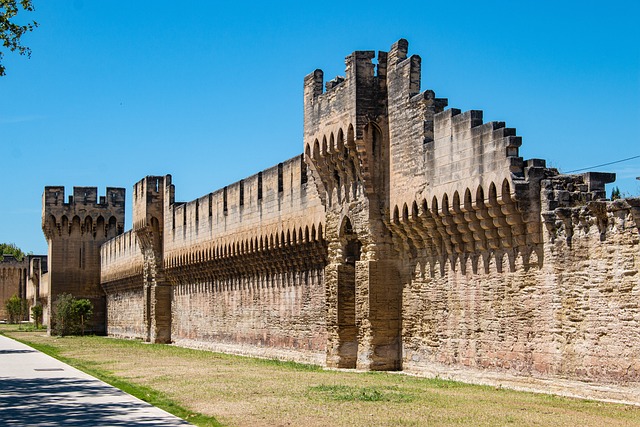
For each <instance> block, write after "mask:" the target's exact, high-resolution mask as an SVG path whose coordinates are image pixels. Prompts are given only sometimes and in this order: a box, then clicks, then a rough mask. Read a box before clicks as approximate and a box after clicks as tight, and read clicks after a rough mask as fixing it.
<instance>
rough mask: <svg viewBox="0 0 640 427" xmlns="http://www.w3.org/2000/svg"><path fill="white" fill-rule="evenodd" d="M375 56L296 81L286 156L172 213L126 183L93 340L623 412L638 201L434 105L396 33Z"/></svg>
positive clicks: (498, 126)
mask: <svg viewBox="0 0 640 427" xmlns="http://www.w3.org/2000/svg"><path fill="white" fill-rule="evenodd" d="M374 57H376V54H375V52H372V51H362V52H354V53H353V54H351V55H349V56H348V57H347V58H346V60H345V63H346V70H345V76H344V77H337V78H335V79H333V80H331V81H329V82H327V83H326V84H324V81H323V73H322V71H321V70H316V71H314V72H313V73H311V74H309V75H308V76H306V77H305V80H304V83H305V84H304V136H303V138H304V139H303V152H304V154H303V156H299V157H295V158H293V159H290V160H288V161H285V162H283V163H280V164H278V165H276V166H274V167H272V168H269V169H267V170H264V171H262V172H259V173H258V174H256V175H253V176H251V177H248V178H246V179H244V180H241V181H239V182H236V183H233V184H230V185H228V186H226V187H224V188H222V189H219V190H217V191H214V192H212V193H208V194H206V195H204V196H203V197H200V198H198V199H196V200H193V201H190V202H186V203H183V202H176V201H175V188H174V185H173V183H172V177H171V176H170V175H166V176H148V177H146V178H144V179H142V180H141V181H140V182H138V183H136V184H135V186H134V191H133V212H134V215H133V216H134V217H133V229H132V230H131V231H128V232H126V233H124V234H122V235H119V236H118V237H116V238H114V239H112V240H110V241H108V242H107V243H106V244H104V245H103V246H102V249H101V286H102V289H104V291H105V292H106V294H107V307H108V308H107V316H108V319H107V332H108V333H109V334H112V335H120V336H129V337H139V338H143V339H145V340H148V341H152V342H176V343H178V344H182V345H189V346H201V347H206V348H211V349H217V350H222V351H230V352H240V353H246V354H253V355H258V356H275V357H284V358H289V359H295V360H307V361H314V362H317V363H324V364H326V365H327V366H335V367H343V368H362V369H373V370H400V369H403V370H409V371H414V372H420V373H427V374H431V375H440V376H445V377H451V378H457V379H462V380H465V381H473V382H487V381H488V380H487V378H489V377H491V378H494V380H495V381H494V383H505V384H507V383H509V381H511V383H512V384H515V383H518V381H519V384H524V386H528V387H533V388H536V387H538V388H540V384H543V381H546V382H547V383H548V382H549V381H550V382H553V383H554V384H556V383H559V382H561V381H565V380H567V381H573V382H574V384H578V385H577V387H578V389H579V391H578V393H580V392H584V393H583V394H584V395H587V394H588V395H590V396H592V397H600V398H618V399H625V400H631V401H636V402H640V392H638V390H639V385H640V365H639V362H638V361H639V360H640V353H639V352H638V349H639V348H640V308H638V303H637V301H638V296H639V294H640V282H639V280H640V275H639V274H638V269H639V267H640V265H639V264H638V263H639V259H640V252H639V235H640V234H639V233H640V232H639V230H638V223H639V216H640V213H639V212H640V210H639V209H640V202H639V201H638V199H627V200H624V201H613V202H610V201H605V184H606V183H609V182H612V181H613V179H614V178H615V176H614V175H612V174H604V173H586V174H581V175H571V176H567V175H561V174H559V172H558V171H557V170H555V169H551V168H547V167H546V165H545V162H544V161H543V160H539V159H531V160H524V159H523V158H521V157H519V147H520V145H521V143H522V139H521V137H519V136H517V134H516V131H515V129H513V128H509V127H507V126H506V125H505V123H504V122H490V123H483V119H482V116H483V115H482V111H476V110H472V111H467V112H464V113H463V112H461V111H460V110H457V109H455V108H452V109H446V110H445V107H446V106H447V104H448V101H447V100H446V99H443V98H436V96H435V93H434V92H433V91H431V90H426V91H423V92H421V82H420V74H421V70H420V67H421V60H420V58H419V57H418V56H415V55H414V56H408V43H407V42H406V41H405V40H400V41H398V42H397V43H395V44H394V45H393V46H392V48H391V50H390V51H389V52H388V53H387V52H378V54H377V64H374V63H373V58H374ZM50 188H53V187H48V188H47V191H48V193H47V194H49V196H48V197H49V198H51V194H52V192H53V191H58V190H56V189H55V188H54V189H53V190H51V189H50ZM47 200H48V199H47ZM46 203H48V206H51V204H52V203H51V201H48V202H47V201H46ZM76 203H77V202H76ZM51 210H52V208H51V207H50V208H49V209H48V211H51ZM65 215H66V216H67V217H70V215H71V214H65ZM58 216H60V215H57V216H56V215H54V218H53V219H47V218H48V217H47V216H46V215H45V216H43V221H45V225H46V224H49V223H50V224H51V225H48V226H45V232H46V233H52V231H51V230H53V233H54V234H55V232H57V233H58V235H59V234H60V230H61V229H62V230H66V229H67V228H65V226H64V224H65V222H64V219H63V220H62V221H61V220H60V219H59V218H58ZM83 218H84V217H79V220H78V221H76V220H75V218H74V219H73V220H72V221H71V223H72V224H73V223H75V222H77V223H78V224H80V225H81V224H83V222H82V221H86V220H85V219H83ZM47 221H49V222H47ZM68 223H69V220H68V219H67V222H66V224H68ZM59 224H62V225H59ZM67 227H70V228H71V229H73V226H68V225H67ZM85 228H86V227H85ZM47 235H48V236H49V235H50V234H47ZM72 240H73V239H72ZM75 241H76V242H79V241H81V239H80V238H79V237H78V236H77V235H76V237H75ZM72 243H73V242H70V243H68V244H69V245H70V244H72ZM50 244H54V245H55V240H54V241H53V243H52V241H50ZM73 244H76V243H73ZM52 248H53V251H54V252H55V251H56V250H58V249H56V247H52ZM56 256H58V255H56V254H54V259H58V258H55V257H56ZM61 260H62V258H60V261H59V262H62V261H61ZM66 262H68V263H73V262H74V258H73V256H72V255H69V257H68V259H66ZM52 289H53V288H52ZM514 378H515V379H517V380H515V379H514ZM536 381H538V382H536ZM587 382H590V383H593V384H596V385H603V384H607V385H609V386H610V385H612V384H615V385H617V386H618V389H617V391H616V392H615V393H613V394H606V393H604V392H602V390H599V391H595V392H593V393H591V392H589V393H587V392H585V390H587V389H588V388H589V386H588V385H587ZM616 393H617V394H616Z"/></svg>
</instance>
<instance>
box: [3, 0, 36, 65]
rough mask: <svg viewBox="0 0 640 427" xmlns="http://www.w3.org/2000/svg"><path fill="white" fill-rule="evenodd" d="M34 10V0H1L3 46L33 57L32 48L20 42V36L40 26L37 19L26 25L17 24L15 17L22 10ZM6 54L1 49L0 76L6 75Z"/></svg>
mask: <svg viewBox="0 0 640 427" xmlns="http://www.w3.org/2000/svg"><path fill="white" fill-rule="evenodd" d="M20 8H22V10H25V11H29V12H33V10H34V8H33V2H32V0H0V42H1V44H2V47H3V48H6V49H9V50H10V51H11V52H15V51H17V52H18V54H20V55H26V56H27V57H31V49H29V48H28V47H26V46H23V45H22V44H20V38H21V37H22V36H23V35H24V33H26V32H29V31H33V29H34V28H36V27H37V26H38V23H37V22H36V21H31V22H28V23H26V24H24V25H20V24H17V23H16V22H15V17H16V15H17V14H18V12H19V11H20ZM3 56H4V54H3V53H2V51H0V76H4V75H5V67H4V65H2V58H3Z"/></svg>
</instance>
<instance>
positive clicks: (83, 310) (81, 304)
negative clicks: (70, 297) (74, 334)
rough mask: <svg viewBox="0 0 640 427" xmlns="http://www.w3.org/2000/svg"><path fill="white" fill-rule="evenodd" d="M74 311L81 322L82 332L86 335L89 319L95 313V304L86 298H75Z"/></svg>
mask: <svg viewBox="0 0 640 427" xmlns="http://www.w3.org/2000/svg"><path fill="white" fill-rule="evenodd" d="M73 313H74V316H75V318H76V320H77V321H79V322H80V333H81V334H82V335H84V331H85V327H86V325H87V321H88V320H89V319H91V316H92V315H93V304H91V301H89V300H88V299H85V298H82V299H77V300H74V302H73Z"/></svg>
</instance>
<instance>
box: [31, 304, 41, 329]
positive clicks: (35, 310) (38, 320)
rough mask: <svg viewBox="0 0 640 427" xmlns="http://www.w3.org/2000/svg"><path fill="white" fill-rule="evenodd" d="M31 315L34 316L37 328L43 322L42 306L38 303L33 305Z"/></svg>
mask: <svg viewBox="0 0 640 427" xmlns="http://www.w3.org/2000/svg"><path fill="white" fill-rule="evenodd" d="M31 317H33V323H35V326H36V329H38V328H39V327H40V325H41V324H42V306H41V305H40V304H36V305H34V306H33V307H31Z"/></svg>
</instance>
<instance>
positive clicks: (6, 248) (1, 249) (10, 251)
mask: <svg viewBox="0 0 640 427" xmlns="http://www.w3.org/2000/svg"><path fill="white" fill-rule="evenodd" d="M0 1H2V0H0ZM2 255H13V256H15V257H16V259H17V260H18V261H22V258H24V252H22V249H20V248H19V247H17V246H16V245H15V243H0V261H2V260H3V259H4V258H3V256H2Z"/></svg>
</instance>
